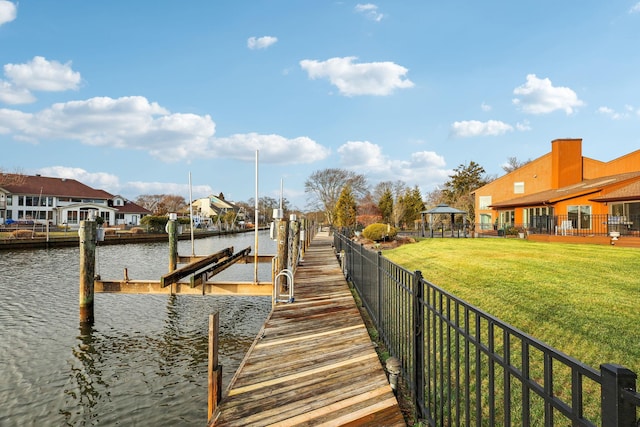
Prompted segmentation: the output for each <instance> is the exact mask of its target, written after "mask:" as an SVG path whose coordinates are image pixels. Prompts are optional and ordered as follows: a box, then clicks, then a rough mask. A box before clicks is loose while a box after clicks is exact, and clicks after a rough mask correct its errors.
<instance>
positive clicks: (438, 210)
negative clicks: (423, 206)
mask: <svg viewBox="0 0 640 427" xmlns="http://www.w3.org/2000/svg"><path fill="white" fill-rule="evenodd" d="M466 213H467V212H465V211H461V210H460V209H456V208H452V207H451V206H449V205H447V204H444V203H441V204H439V205H438V206H436V207H435V208H433V209H429V210H428V211H422V212H420V216H421V218H422V237H424V233H425V216H427V215H429V230H430V233H429V234H430V237H433V216H434V215H451V237H453V224H455V216H456V215H462V224H463V229H464V228H466V225H467V218H466V216H465V215H466ZM442 237H444V230H443V231H442ZM458 237H460V235H459V234H458ZM465 237H466V234H465Z"/></svg>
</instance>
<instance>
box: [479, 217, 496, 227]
mask: <svg viewBox="0 0 640 427" xmlns="http://www.w3.org/2000/svg"><path fill="white" fill-rule="evenodd" d="M491 228H493V225H492V224H491V215H489V214H480V229H481V230H491Z"/></svg>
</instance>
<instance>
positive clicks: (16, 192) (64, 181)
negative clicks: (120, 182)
mask: <svg viewBox="0 0 640 427" xmlns="http://www.w3.org/2000/svg"><path fill="white" fill-rule="evenodd" d="M90 213H93V214H95V215H96V217H101V218H102V219H103V220H104V225H105V226H116V225H138V224H139V223H140V219H141V218H142V217H143V216H145V215H149V214H151V212H150V211H149V210H147V209H145V208H143V207H141V206H139V205H137V204H135V203H133V202H131V201H129V200H126V199H125V198H124V197H122V196H114V195H112V194H110V193H108V192H106V191H104V190H98V189H95V188H92V187H89V186H88V185H85V184H82V183H81V182H79V181H77V180H75V179H69V178H52V177H44V176H41V175H23V174H1V175H0V225H2V224H10V223H18V224H21V223H22V224H34V223H36V224H47V223H48V224H49V225H51V226H68V227H71V228H76V227H78V226H79V224H80V221H83V220H85V219H87V218H89V215H90Z"/></svg>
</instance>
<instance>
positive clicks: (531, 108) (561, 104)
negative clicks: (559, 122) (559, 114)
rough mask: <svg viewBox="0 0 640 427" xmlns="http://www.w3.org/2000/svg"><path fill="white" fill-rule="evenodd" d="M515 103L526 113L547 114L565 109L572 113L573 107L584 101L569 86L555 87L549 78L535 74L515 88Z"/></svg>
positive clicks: (567, 112)
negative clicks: (542, 77) (516, 96)
mask: <svg viewBox="0 0 640 427" xmlns="http://www.w3.org/2000/svg"><path fill="white" fill-rule="evenodd" d="M513 94H514V95H518V96H520V97H519V98H514V99H513V103H514V104H515V105H517V106H519V107H521V108H522V111H524V112H525V113H531V114H546V113H551V112H553V111H556V110H564V112H565V113H566V114H572V113H573V109H574V108H576V107H581V106H582V105H584V102H583V101H581V100H580V99H578V95H577V94H576V93H575V92H574V91H573V90H571V89H570V88H568V87H554V86H553V85H552V83H551V80H549V79H548V78H545V79H539V78H538V77H536V75H535V74H529V75H528V76H527V82H526V83H525V84H524V85H522V86H518V87H517V88H515V89H514V90H513Z"/></svg>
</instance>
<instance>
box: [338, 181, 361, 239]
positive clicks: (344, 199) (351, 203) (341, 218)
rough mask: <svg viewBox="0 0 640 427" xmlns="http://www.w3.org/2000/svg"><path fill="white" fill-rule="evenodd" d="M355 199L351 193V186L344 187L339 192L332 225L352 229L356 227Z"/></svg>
mask: <svg viewBox="0 0 640 427" xmlns="http://www.w3.org/2000/svg"><path fill="white" fill-rule="evenodd" d="M356 215H357V206H356V199H355V197H353V193H352V192H351V186H349V185H345V186H344V188H343V189H342V192H340V197H339V198H338V201H337V202H336V208H335V212H334V223H333V224H334V225H335V226H336V227H346V228H350V229H354V228H355V226H356Z"/></svg>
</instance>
